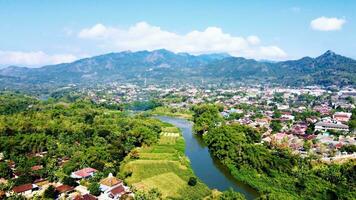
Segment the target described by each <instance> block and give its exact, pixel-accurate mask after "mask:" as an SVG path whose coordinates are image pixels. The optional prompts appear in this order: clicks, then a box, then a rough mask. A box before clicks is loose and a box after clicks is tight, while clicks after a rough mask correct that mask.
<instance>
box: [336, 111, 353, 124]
mask: <svg viewBox="0 0 356 200" xmlns="http://www.w3.org/2000/svg"><path fill="white" fill-rule="evenodd" d="M351 115H352V114H351V113H346V112H336V113H335V114H334V115H333V119H334V120H336V121H339V122H348V121H349V120H350V118H351Z"/></svg>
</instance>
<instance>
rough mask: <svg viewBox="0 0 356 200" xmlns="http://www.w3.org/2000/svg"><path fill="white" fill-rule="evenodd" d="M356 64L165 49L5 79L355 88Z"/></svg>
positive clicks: (328, 58) (9, 71)
mask: <svg viewBox="0 0 356 200" xmlns="http://www.w3.org/2000/svg"><path fill="white" fill-rule="evenodd" d="M355 72H356V61H355V60H353V59H351V58H347V57H344V56H341V55H338V54H336V53H335V52H333V51H331V50H328V51H326V52H325V53H324V54H322V55H320V56H318V57H316V58H311V57H303V58H301V59H298V60H289V61H282V62H270V61H256V60H254V59H246V58H242V57H232V56H230V55H228V54H203V55H198V56H194V55H190V54H188V53H173V52H171V51H168V50H165V49H159V50H154V51H137V52H131V51H123V52H119V53H109V54H104V55H99V56H94V57H91V58H84V59H80V60H77V61H75V62H72V63H64V64H58V65H48V66H43V67H41V68H25V67H16V66H11V67H7V68H4V69H0V75H2V76H3V77H2V78H1V77H0V79H5V78H4V77H15V78H19V79H20V80H21V82H23V83H28V84H42V83H50V84H67V83H83V82H87V83H96V82H109V81H122V82H125V81H138V82H139V81H140V80H142V78H145V79H149V80H150V82H151V83H173V82H199V80H202V79H204V80H206V82H213V83H214V82H215V83H219V82H234V81H237V82H239V81H240V82H250V81H253V82H257V83H258V82H268V83H276V84H285V85H311V84H317V85H324V86H330V85H337V86H345V85H352V86H355V83H356V80H355V79H356V73H355Z"/></svg>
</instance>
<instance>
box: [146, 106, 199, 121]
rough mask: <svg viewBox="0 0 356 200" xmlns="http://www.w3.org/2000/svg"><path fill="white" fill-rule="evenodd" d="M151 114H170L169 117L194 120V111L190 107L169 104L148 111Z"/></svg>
mask: <svg viewBox="0 0 356 200" xmlns="http://www.w3.org/2000/svg"><path fill="white" fill-rule="evenodd" d="M148 113H149V114H151V115H156V116H169V117H177V118H181V119H187V120H192V119H193V112H192V111H190V110H188V109H177V108H172V107H167V106H161V107H157V108H154V109H153V110H150V111H148Z"/></svg>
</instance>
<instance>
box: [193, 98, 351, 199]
mask: <svg viewBox="0 0 356 200" xmlns="http://www.w3.org/2000/svg"><path fill="white" fill-rule="evenodd" d="M193 111H194V119H193V121H194V123H195V124H194V129H195V131H196V132H197V133H198V134H203V138H204V141H205V142H206V143H207V145H208V147H209V150H210V151H211V153H212V154H213V155H214V156H216V157H217V158H218V159H219V160H220V161H221V162H222V163H223V164H224V165H226V166H227V167H228V168H229V170H230V172H231V173H232V175H233V176H234V177H235V178H237V179H238V180H240V181H243V182H245V183H247V184H249V185H250V186H252V187H253V188H255V189H257V190H258V191H259V192H260V193H261V197H260V199H354V198H355V196H356V192H355V191H356V181H355V180H356V165H355V163H354V162H353V161H350V162H348V163H344V164H329V165H327V164H323V163H321V162H318V161H317V160H313V159H312V158H308V157H307V158H304V159H303V158H301V157H300V156H298V155H294V154H292V153H291V151H290V150H289V149H276V148H272V147H270V146H267V145H265V144H262V143H261V134H260V132H259V131H258V130H255V129H252V128H250V127H246V126H243V125H239V124H226V123H225V122H224V120H223V119H222V118H221V117H219V115H218V111H219V107H218V106H215V105H208V104H205V105H200V106H195V107H194V108H193Z"/></svg>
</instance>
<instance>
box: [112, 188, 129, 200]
mask: <svg viewBox="0 0 356 200" xmlns="http://www.w3.org/2000/svg"><path fill="white" fill-rule="evenodd" d="M125 193H126V191H125V187H124V186H123V185H118V186H116V187H114V188H113V189H111V190H110V191H109V193H108V196H109V197H110V198H112V199H119V198H120V197H121V196H122V195H123V194H125Z"/></svg>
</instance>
